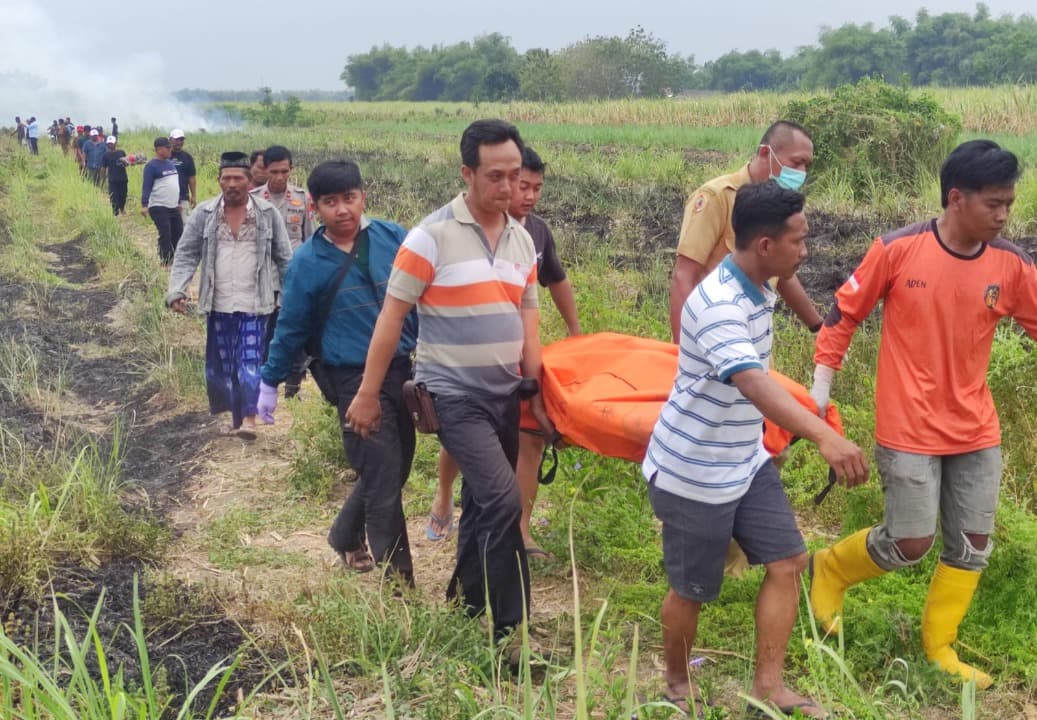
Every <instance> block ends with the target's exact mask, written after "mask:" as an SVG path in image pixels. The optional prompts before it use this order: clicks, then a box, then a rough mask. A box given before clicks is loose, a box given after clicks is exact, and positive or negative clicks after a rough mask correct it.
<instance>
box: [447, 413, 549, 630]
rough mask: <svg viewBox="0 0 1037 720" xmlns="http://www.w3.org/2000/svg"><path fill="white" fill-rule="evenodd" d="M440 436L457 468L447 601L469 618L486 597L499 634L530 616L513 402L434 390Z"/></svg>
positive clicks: (481, 607) (516, 415)
mask: <svg viewBox="0 0 1037 720" xmlns="http://www.w3.org/2000/svg"><path fill="white" fill-rule="evenodd" d="M435 405H436V413H437V414H438V415H439V424H440V430H439V440H440V442H441V443H442V444H443V447H444V448H446V451H447V452H449V453H450V455H451V456H452V457H453V458H454V460H456V461H457V464H458V466H459V467H460V468H461V477H462V481H461V523H460V527H459V528H458V531H457V566H456V567H455V568H454V574H453V576H452V577H451V578H450V584H449V585H448V586H447V599H451V600H452V599H454V598H455V597H459V598H460V600H461V601H462V602H463V603H464V605H465V609H466V610H467V612H468V614H469V615H472V616H473V617H474V616H475V615H478V614H480V613H482V612H484V611H485V610H486V609H487V608H486V600H487V597H488V598H489V609H490V611H491V612H492V614H493V623H494V633H495V635H496V637H497V638H498V639H500V638H501V637H502V636H504V635H505V634H507V632H508V631H510V630H511V629H512V628H514V627H515V626H516V625H518V624H519V623H521V622H522V619H523V611H525V614H526V615H527V616H528V614H529V565H528V563H527V560H526V549H525V546H524V545H523V543H522V533H521V531H520V530H519V518H520V517H521V516H522V500H521V497H520V495H519V489H518V483H517V482H516V480H515V461H516V460H517V459H518V443H519V434H518V433H519V399H518V395H517V394H512V395H509V396H506V397H500V398H483V397H477V396H474V395H461V396H455V395H437V396H435Z"/></svg>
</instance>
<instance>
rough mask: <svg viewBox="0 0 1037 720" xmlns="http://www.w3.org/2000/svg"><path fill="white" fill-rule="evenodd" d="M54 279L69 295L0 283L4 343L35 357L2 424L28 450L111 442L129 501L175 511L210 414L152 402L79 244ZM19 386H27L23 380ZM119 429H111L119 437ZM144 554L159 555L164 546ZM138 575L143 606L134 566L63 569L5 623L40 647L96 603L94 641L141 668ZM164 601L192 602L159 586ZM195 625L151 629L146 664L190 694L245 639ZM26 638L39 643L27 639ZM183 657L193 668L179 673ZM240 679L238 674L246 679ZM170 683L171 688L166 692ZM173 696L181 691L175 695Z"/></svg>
mask: <svg viewBox="0 0 1037 720" xmlns="http://www.w3.org/2000/svg"><path fill="white" fill-rule="evenodd" d="M43 249H44V250H46V251H47V252H48V253H49V254H50V256H51V259H50V269H51V271H52V272H53V273H54V274H56V275H57V276H58V277H60V278H62V279H63V280H64V281H65V283H66V284H65V285H61V286H58V287H54V288H52V289H49V290H48V289H44V288H42V287H40V286H36V285H32V284H22V283H17V282H12V281H11V280H9V279H0V306H2V307H4V308H6V309H7V311H6V312H5V313H4V315H3V318H2V319H0V342H8V341H10V342H13V343H15V344H21V345H23V346H25V347H27V348H29V349H30V350H31V353H32V357H34V358H35V365H36V367H35V377H34V378H32V379H31V381H32V382H34V383H35V385H36V392H35V393H34V394H33V395H32V396H27V395H21V396H19V395H14V394H11V393H2V398H0V399H2V402H0V423H2V425H3V427H4V428H5V429H6V430H7V431H8V432H9V433H11V434H12V435H14V436H15V437H16V438H17V439H18V440H20V442H21V443H22V444H23V445H24V446H25V447H26V448H27V449H29V450H32V451H39V452H49V451H53V450H54V449H59V450H65V451H68V452H74V451H75V450H76V449H78V448H80V447H83V446H85V445H87V444H90V445H94V446H96V447H100V448H102V449H105V451H107V449H108V448H110V447H111V446H112V443H114V442H116V432H117V433H118V438H117V441H118V443H119V446H120V448H122V451H123V461H122V478H121V480H122V482H123V483H124V484H125V485H126V488H127V492H126V495H125V502H126V503H127V504H128V505H129V506H131V507H132V508H136V509H138V510H140V511H148V510H149V509H150V510H151V511H154V512H156V513H157V514H158V515H159V516H162V515H163V514H166V513H167V512H168V511H169V510H170V509H171V508H175V507H177V506H179V504H180V498H181V497H182V496H183V490H184V486H185V485H186V484H187V482H188V480H189V479H190V478H191V477H192V475H193V474H194V472H195V468H196V467H197V465H198V463H199V462H200V461H201V458H202V457H204V456H205V454H206V443H207V438H208V437H209V436H210V434H211V433H210V429H209V425H210V423H211V420H210V418H209V416H208V414H207V413H203V412H200V411H198V410H195V409H190V410H184V409H183V408H179V407H177V405H176V404H175V403H173V402H171V401H170V400H169V399H167V398H165V397H163V396H162V395H161V394H160V393H158V391H157V388H156V386H155V384H154V383H153V382H151V381H150V380H149V379H148V372H149V361H148V359H147V358H146V357H145V356H144V354H143V353H142V352H141V351H140V349H139V348H138V346H137V343H136V338H134V337H133V336H132V335H130V334H129V331H128V330H125V329H122V328H123V325H124V324H123V323H121V322H120V314H121V310H122V303H123V302H124V301H122V300H120V297H119V296H118V295H116V294H115V293H113V292H112V291H111V290H110V289H107V288H105V287H102V286H101V285H100V284H99V283H98V282H97V275H98V272H97V267H96V265H95V264H94V263H93V261H92V260H90V259H89V258H88V257H87V256H86V255H85V254H84V252H83V238H76V239H73V240H70V241H68V242H63V243H58V244H53V245H48V246H45V247H44V248H43ZM24 381H28V380H25V379H23V382H24ZM116 429H117V430H116ZM143 554H144V555H149V554H153V555H156V556H158V557H160V558H161V557H162V556H163V555H164V554H165V553H164V549H163V548H153V549H151V550H150V551H148V550H146V551H145V552H144V553H143ZM138 574H140V575H142V589H141V596H142V600H143V601H144V602H145V603H146V602H147V600H148V595H149V593H150V592H151V584H150V583H149V582H148V581H147V577H148V574H147V573H146V569H145V566H144V563H142V562H141V560H139V559H136V558H132V557H130V558H127V557H116V558H98V563H97V564H96V565H93V566H83V565H72V564H65V565H63V566H62V567H60V568H59V569H58V571H57V572H56V573H55V575H54V576H53V578H52V581H51V583H50V585H49V586H48V587H47V588H46V590H45V592H44V593H43V600H42V602H35V601H33V600H32V599H28V598H25V597H19V598H5V599H4V602H3V603H0V604H2V605H3V606H4V607H3V609H4V613H3V615H4V617H5V618H8V619H9V620H11V626H12V627H15V628H21V630H22V631H23V632H24V633H26V635H25V637H23V638H22V641H24V642H25V643H26V644H31V643H38V647H40V648H46V647H48V638H49V636H50V635H51V633H52V632H53V627H54V622H55V619H54V611H53V609H54V603H55V602H56V604H57V607H58V608H59V609H60V610H61V612H62V613H64V614H65V615H66V616H67V617H68V619H69V620H70V622H71V624H72V626H73V629H74V630H75V631H76V632H77V634H80V635H81V634H82V631H84V630H85V628H86V620H87V618H86V617H85V616H84V613H89V612H90V611H92V610H93V608H94V607H95V606H96V604H97V603H98V601H99V600H100V599H101V598H102V594H103V598H104V599H103V604H104V609H103V611H102V613H101V614H100V620H99V626H98V631H99V634H100V636H101V637H102V638H105V639H106V640H107V639H109V638H111V639H112V640H111V647H110V649H109V662H110V664H112V666H113V667H114V666H117V665H118V664H120V663H124V664H125V666H126V670H127V673H128V675H129V676H130V677H132V676H133V673H134V670H133V669H134V668H135V667H138V663H137V660H136V649H135V646H134V644H133V640H132V638H130V637H129V635H128V633H126V632H125V631H124V630H123V626H124V625H127V626H132V623H133V615H132V612H133V579H134V576H135V575H138ZM164 591H165V592H167V593H168V594H169V595H170V596H171V597H173V598H175V597H176V596H177V595H178V594H181V595H183V596H184V598H183V599H184V600H186V596H187V595H188V593H186V592H182V591H180V590H178V589H171V588H165V589H164ZM191 608H192V611H193V612H194V616H193V617H184V618H182V619H181V621H180V622H170V623H166V624H164V625H162V626H159V627H156V628H153V630H152V632H151V634H150V637H149V649H150V655H151V659H152V663H153V665H154V666H156V667H157V666H165V667H166V668H167V670H168V672H169V676H170V677H171V678H173V677H177V676H181V677H183V676H184V675H185V674H186V680H187V682H188V684H189V685H193V684H194V683H196V682H198V681H199V680H201V679H202V677H203V676H204V674H205V672H206V671H207V670H208V669H209V668H210V667H212V666H213V665H215V664H217V663H218V662H220V661H221V660H223V659H224V658H226V657H227V656H228V655H231V654H232V653H233V652H234V651H235V650H236V649H237V648H238V647H239V646H240V645H241V644H242V643H243V642H244V640H245V635H244V634H243V633H242V630H241V628H240V627H239V626H238V625H237V624H236V623H235V622H233V621H231V620H229V619H227V618H226V617H225V616H224V614H223V613H221V612H219V611H218V610H217V609H216V608H215V607H212V606H207V605H206V604H205V603H193V604H191ZM29 633H39V635H36V636H34V635H31V634H29ZM179 658H191V659H192V662H191V663H190V664H189V666H188V667H186V668H184V667H183V666H181V665H180V661H179ZM247 676H248V673H247V672H246V673H245V677H246V678H247ZM171 685H175V683H172V684H171ZM177 694H179V693H177Z"/></svg>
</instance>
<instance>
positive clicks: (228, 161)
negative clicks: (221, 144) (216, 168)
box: [220, 150, 251, 170]
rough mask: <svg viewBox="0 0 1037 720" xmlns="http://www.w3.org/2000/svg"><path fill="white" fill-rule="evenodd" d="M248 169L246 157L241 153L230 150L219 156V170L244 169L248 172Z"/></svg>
mask: <svg viewBox="0 0 1037 720" xmlns="http://www.w3.org/2000/svg"><path fill="white" fill-rule="evenodd" d="M250 167H251V165H250V164H249V161H248V155H246V154H245V153H243V152H237V151H234V150H232V151H231V152H225V153H223V154H222V155H220V170H222V169H223V168H244V169H245V170H248V169H249V168H250Z"/></svg>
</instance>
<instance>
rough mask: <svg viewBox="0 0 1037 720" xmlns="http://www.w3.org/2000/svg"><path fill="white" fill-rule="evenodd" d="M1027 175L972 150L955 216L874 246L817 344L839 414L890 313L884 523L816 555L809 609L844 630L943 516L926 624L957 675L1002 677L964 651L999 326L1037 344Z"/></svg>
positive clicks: (983, 558) (987, 484)
mask: <svg viewBox="0 0 1037 720" xmlns="http://www.w3.org/2000/svg"><path fill="white" fill-rule="evenodd" d="M1020 175H1021V169H1020V166H1019V161H1018V160H1017V158H1016V157H1015V155H1013V154H1012V153H1010V152H1008V151H1007V150H1004V149H1002V148H1001V147H999V146H998V145H997V144H996V143H994V142H991V141H989V140H972V141H969V142H966V143H964V144H962V145H959V146H958V147H957V148H956V149H955V150H954V151H953V152H952V153H951V154H950V155H949V156H948V157H947V159H946V161H945V162H944V164H943V167H942V168H941V170H940V191H941V196H942V197H941V200H942V204H943V208H944V210H943V214H942V215H941V216H940V217H939V218H937V219H935V220H927V221H925V222H921V223H917V224H915V225H910V226H908V227H905V228H901V229H900V230H897V231H895V232H893V233H891V234H889V235H886V236H885V237H881V238H879V239H878V240H876V241H875V243H874V244H873V245H872V246H871V249H870V250H869V251H868V253H867V255H865V257H864V260H863V261H862V262H861V264H860V266H858V268H857V269H856V270H855V271H854V273H853V275H852V276H850V279H849V280H847V281H846V283H845V284H844V285H843V286H842V287H841V288H840V289H839V291H838V292H837V293H836V304H835V306H834V307H833V308H832V311H831V313H830V314H829V315H828V317H827V318H826V319H825V326H824V328H823V329H822V330H821V332H820V334H819V336H818V338H817V348H816V353H815V355H814V361H815V363H816V368H815V371H814V386H813V388H812V389H811V395H812V396H813V397H814V399H815V400H817V401H818V405H819V407H821V408H822V409H823V408H824V406H826V405H827V403H828V396H829V389H830V386H831V381H832V377H833V376H834V374H835V371H836V370H838V369H839V368H840V367H841V365H842V358H843V354H844V353H845V352H846V349H847V347H848V346H849V344H850V339H851V338H852V337H853V332H854V330H855V329H856V327H857V325H858V324H860V323H861V322H862V321H863V320H864V318H865V317H867V316H868V314H869V313H870V312H871V310H872V308H874V307H875V305H876V303H878V302H879V301H880V300H881V301H883V302H884V306H883V307H884V310H883V320H882V339H881V345H880V349H879V364H878V382H877V387H876V398H875V439H876V442H877V445H876V448H875V459H876V464H877V465H878V469H879V474H880V475H881V478H882V489H883V493H884V495H885V515H884V518H883V521H882V523H880V524H879V525H876V526H874V527H870V528H865V529H863V530H860V531H858V532H856V533H854V534H853V535H850V536H849V537H847V538H845V539H843V540H841V541H839V542H838V543H836V544H835V545H833V546H832V547H830V548H828V549H824V550H820V551H818V552H817V553H816V554H815V555H814V556H813V557H812V558H811V574H812V582H811V587H810V603H811V606H812V607H813V610H814V614H815V615H816V616H817V617H818V619H819V620H820V621H821V623H822V624H823V626H824V627H825V629H826V630H829V631H831V630H834V629H836V628H837V627H838V625H839V622H840V619H841V618H840V616H841V615H842V610H843V596H844V594H845V592H846V590H847V588H849V587H850V586H852V585H854V584H855V583H858V582H861V581H863V580H866V579H868V578H872V577H876V576H878V575H881V574H883V573H885V572H888V571H891V570H897V569H899V568H902V567H907V566H909V565H915V564H917V563H918V562H920V561H921V559H922V558H923V557H924V556H925V554H926V553H927V552H928V551H929V548H931V547H932V545H933V541H934V539H935V536H936V524H937V518H939V521H940V526H941V529H942V535H943V551H942V552H941V554H940V562H939V564H938V565H937V566H936V572H935V574H934V575H933V579H932V583H931V585H930V587H929V595H928V597H927V599H926V603H925V609H924V611H923V614H922V647H923V649H924V650H925V654H926V657H927V658H929V660H930V661H931V662H934V663H935V664H936V665H937V666H938V667H939V668H940V669H942V670H943V671H944V672H947V673H950V674H952V675H956V676H958V677H960V678H961V679H963V680H970V679H975V681H976V685H977V687H980V688H986V687H988V686H989V685H990V684H991V683H992V682H993V680H992V678H991V677H990V675H988V674H986V673H985V672H982V671H981V670H977V669H976V668H973V667H972V666H970V665H967V664H966V663H964V662H962V661H961V660H959V659H958V655H957V653H956V652H955V651H954V649H953V648H952V647H951V644H952V643H953V642H954V641H955V640H956V639H957V635H958V626H959V624H960V623H961V621H962V619H963V618H964V617H965V613H966V611H967V610H968V607H969V604H970V602H971V601H972V596H973V594H974V592H975V590H976V586H977V584H978V583H979V576H980V573H981V572H982V571H983V569H984V568H985V567H986V566H987V560H988V558H989V557H990V553H991V550H992V549H993V542H992V541H991V539H990V533H991V532H992V531H993V529H994V512H995V510H996V509H997V496H998V489H999V486H1000V482H1001V448H1000V444H1001V431H1000V425H999V423H998V418H997V411H996V410H995V408H994V403H993V398H992V397H991V394H990V388H989V387H988V386H987V383H986V370H987V364H988V362H989V359H990V349H991V345H992V343H993V339H994V329H995V327H996V326H997V323H998V320H1000V319H1001V318H1002V317H1005V316H1012V317H1014V318H1015V319H1016V321H1017V322H1019V324H1021V325H1022V326H1023V328H1024V329H1025V330H1026V332H1027V333H1029V334H1030V336H1031V337H1035V336H1037V271H1035V269H1034V265H1033V261H1032V260H1031V258H1030V256H1029V255H1027V254H1026V253H1025V252H1023V251H1022V250H1020V249H1019V248H1017V247H1016V246H1015V245H1013V244H1012V243H1010V242H1008V241H1007V240H1004V239H1002V238H1001V237H999V234H1000V232H1001V230H1002V228H1004V225H1005V223H1006V221H1007V220H1008V212H1009V209H1010V208H1011V206H1012V202H1013V201H1014V200H1015V184H1016V182H1017V181H1018V179H1019V176H1020Z"/></svg>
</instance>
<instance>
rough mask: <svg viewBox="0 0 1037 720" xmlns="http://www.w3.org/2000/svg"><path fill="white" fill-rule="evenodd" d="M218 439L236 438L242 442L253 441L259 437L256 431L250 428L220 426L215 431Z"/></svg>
mask: <svg viewBox="0 0 1037 720" xmlns="http://www.w3.org/2000/svg"><path fill="white" fill-rule="evenodd" d="M217 432H218V433H219V435H220V437H237V438H241V439H242V440H255V439H256V438H257V437H259V436H258V435H257V434H256V431H255V430H254V429H251V428H246V427H244V426H242V427H237V428H236V427H231V426H230V425H222V426H220V429H219V430H218V431H217Z"/></svg>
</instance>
